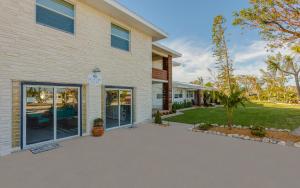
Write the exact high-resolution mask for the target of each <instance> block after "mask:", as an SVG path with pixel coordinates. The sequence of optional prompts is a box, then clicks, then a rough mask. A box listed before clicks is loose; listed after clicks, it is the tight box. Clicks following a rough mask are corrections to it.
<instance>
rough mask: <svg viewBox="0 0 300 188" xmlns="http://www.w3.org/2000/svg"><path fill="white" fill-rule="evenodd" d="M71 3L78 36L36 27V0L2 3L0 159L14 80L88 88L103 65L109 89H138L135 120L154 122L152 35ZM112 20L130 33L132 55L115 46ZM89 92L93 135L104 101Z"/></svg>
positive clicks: (6, 145) (8, 131) (96, 91)
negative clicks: (78, 85) (92, 74)
mask: <svg viewBox="0 0 300 188" xmlns="http://www.w3.org/2000/svg"><path fill="white" fill-rule="evenodd" d="M73 2H74V4H75V7H76V18H75V22H76V29H75V31H76V32H75V35H71V34H68V33H64V32H61V31H58V30H55V29H51V28H49V27H45V26H42V25H38V24H36V23H35V0H22V1H20V0H9V1H0V23H1V29H0V44H1V45H0V57H1V59H0V155H5V154H8V153H9V152H10V151H11V148H12V146H13V142H12V122H13V119H14V118H13V115H12V103H13V96H12V90H13V89H12V88H13V83H12V80H17V81H38V82H53V83H70V84H86V83H87V78H88V75H89V74H90V73H91V72H92V70H93V69H94V68H95V67H99V68H100V69H101V71H102V76H103V82H104V84H105V85H117V86H130V87H134V88H135V94H136V96H135V100H136V104H135V107H136V109H135V112H136V114H135V115H134V117H135V118H136V121H137V122H142V121H144V120H148V119H150V118H151V85H152V40H151V37H150V36H147V35H145V34H144V33H143V32H142V31H139V30H136V29H134V28H131V27H130V26H127V25H124V24H123V23H120V22H118V21H117V20H114V19H113V18H111V17H109V16H108V15H105V14H103V13H101V12H99V11H97V10H96V9H94V8H92V7H89V6H87V5H86V4H84V3H82V2H81V1H76V0H74V1H73ZM112 22H114V23H118V24H120V25H123V26H124V27H127V28H128V29H130V31H131V41H132V42H131V51H130V52H125V51H122V50H118V49H114V48H111V46H110V44H111V43H110V27H111V23H112ZM86 90H87V106H86V109H87V118H86V119H87V120H86V122H87V126H86V127H87V133H89V132H90V131H89V129H90V128H91V126H92V121H93V119H94V118H96V117H99V116H100V115H101V104H102V102H101V89H100V87H99V88H93V87H91V86H90V85H87V86H86ZM95 100H96V101H95ZM100 103H101V104H100ZM14 124H15V123H14Z"/></svg>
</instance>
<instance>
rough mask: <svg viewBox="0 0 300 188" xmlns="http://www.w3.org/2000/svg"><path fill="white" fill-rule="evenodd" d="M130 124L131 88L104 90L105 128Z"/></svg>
mask: <svg viewBox="0 0 300 188" xmlns="http://www.w3.org/2000/svg"><path fill="white" fill-rule="evenodd" d="M130 124H132V90H130V89H107V90H106V129H113V128H118V127H121V126H127V125H130Z"/></svg>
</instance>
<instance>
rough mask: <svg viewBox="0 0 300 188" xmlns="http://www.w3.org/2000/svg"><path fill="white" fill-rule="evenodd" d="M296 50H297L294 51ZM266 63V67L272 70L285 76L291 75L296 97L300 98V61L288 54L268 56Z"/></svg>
mask: <svg viewBox="0 0 300 188" xmlns="http://www.w3.org/2000/svg"><path fill="white" fill-rule="evenodd" d="M296 52H297V51H296ZM266 63H267V64H268V68H269V69H270V70H273V71H279V72H280V73H281V74H283V75H285V76H293V77H294V80H295V84H296V88H297V93H298V98H299V100H300V82H299V79H300V77H299V74H300V61H299V59H296V58H295V57H292V56H290V55H282V54H281V53H278V54H277V55H273V56H269V57H268V59H267V61H266Z"/></svg>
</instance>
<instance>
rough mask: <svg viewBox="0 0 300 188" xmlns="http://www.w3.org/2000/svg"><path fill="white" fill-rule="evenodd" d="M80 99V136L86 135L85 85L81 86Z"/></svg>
mask: <svg viewBox="0 0 300 188" xmlns="http://www.w3.org/2000/svg"><path fill="white" fill-rule="evenodd" d="M81 92H82V94H81V96H82V99H81V105H82V107H81V110H82V112H81V115H82V135H85V134H86V133H87V88H86V85H85V84H84V85H82V91H81Z"/></svg>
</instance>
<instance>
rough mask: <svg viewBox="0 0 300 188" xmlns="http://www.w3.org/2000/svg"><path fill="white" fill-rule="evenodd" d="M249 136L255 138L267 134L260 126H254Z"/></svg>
mask: <svg viewBox="0 0 300 188" xmlns="http://www.w3.org/2000/svg"><path fill="white" fill-rule="evenodd" d="M251 134H252V135H253V136H257V137H261V138H262V137H265V136H266V134H267V132H266V129H265V128H264V127H262V126H255V127H253V128H251Z"/></svg>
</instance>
